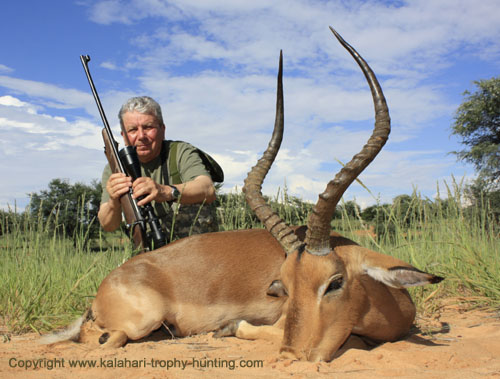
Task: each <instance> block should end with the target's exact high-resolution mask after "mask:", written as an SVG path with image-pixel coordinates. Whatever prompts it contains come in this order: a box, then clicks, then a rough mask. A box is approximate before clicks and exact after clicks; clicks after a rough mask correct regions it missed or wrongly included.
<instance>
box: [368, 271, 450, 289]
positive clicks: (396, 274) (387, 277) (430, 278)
mask: <svg viewBox="0 0 500 379" xmlns="http://www.w3.org/2000/svg"><path fill="white" fill-rule="evenodd" d="M364 269H365V273H366V274H367V275H369V276H370V277H371V278H373V279H375V280H377V281H379V282H382V283H384V284H385V285H388V286H389V287H393V288H407V287H414V286H423V285H425V284H434V283H439V282H440V281H441V280H443V279H444V278H442V277H440V276H436V275H432V274H428V273H426V272H423V271H420V270H418V269H416V268H415V267H413V266H393V267H390V268H388V269H387V268H383V267H374V266H371V267H370V266H365V267H364Z"/></svg>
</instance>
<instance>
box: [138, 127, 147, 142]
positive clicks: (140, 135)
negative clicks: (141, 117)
mask: <svg viewBox="0 0 500 379" xmlns="http://www.w3.org/2000/svg"><path fill="white" fill-rule="evenodd" d="M145 135H146V134H145V133H144V129H142V127H141V126H139V127H138V128H137V138H139V139H142V138H144V136H145Z"/></svg>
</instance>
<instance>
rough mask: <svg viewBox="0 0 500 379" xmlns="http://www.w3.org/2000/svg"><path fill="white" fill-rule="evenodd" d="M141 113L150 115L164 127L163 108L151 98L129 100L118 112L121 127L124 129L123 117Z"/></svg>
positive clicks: (140, 97)
mask: <svg viewBox="0 0 500 379" xmlns="http://www.w3.org/2000/svg"><path fill="white" fill-rule="evenodd" d="M134 111H136V112H139V113H143V114H149V115H151V116H154V117H156V119H157V120H158V121H159V122H160V124H161V125H163V116H162V115H161V107H160V104H158V103H157V102H156V101H155V100H154V99H152V98H151V97H149V96H137V97H132V98H130V99H128V100H127V101H126V102H125V104H123V105H122V107H121V108H120V112H118V118H119V119H120V126H121V128H122V129H123V115H124V114H125V113H126V112H134Z"/></svg>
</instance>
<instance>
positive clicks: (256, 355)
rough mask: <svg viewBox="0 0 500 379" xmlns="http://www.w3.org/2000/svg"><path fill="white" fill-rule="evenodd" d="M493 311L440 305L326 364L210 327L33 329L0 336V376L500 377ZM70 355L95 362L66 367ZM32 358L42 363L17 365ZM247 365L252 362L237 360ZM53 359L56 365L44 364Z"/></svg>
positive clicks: (498, 325)
mask: <svg viewBox="0 0 500 379" xmlns="http://www.w3.org/2000/svg"><path fill="white" fill-rule="evenodd" d="M499 316H500V315H499V314H498V313H497V314H491V313H484V312H477V311H476V312H460V311H459V310H457V309H456V308H451V307H450V308H446V309H444V310H442V312H441V314H440V316H439V317H436V318H435V319H433V320H419V321H418V324H417V325H418V328H415V329H414V331H413V333H412V334H411V335H410V336H408V338H407V339H405V340H403V341H399V342H395V343H386V344H383V345H380V346H378V347H376V348H374V349H372V350H370V351H367V350H361V349H355V348H351V349H348V350H347V351H345V352H344V353H343V354H342V355H341V356H339V357H337V358H336V359H334V360H333V361H332V362H330V363H324V362H321V363H310V362H298V361H290V360H280V359H279V353H278V350H279V346H278V345H276V344H273V343H270V342H265V341H243V340H239V339H236V338H225V339H215V338H213V337H212V336H211V334H207V335H202V336H194V337H188V338H181V339H175V340H167V339H165V338H164V337H165V336H164V334H163V333H161V332H157V333H155V334H154V335H153V336H151V337H149V338H148V339H147V340H142V341H139V342H135V343H129V344H128V345H126V346H125V347H124V348H121V349H116V350H107V351H106V350H100V349H90V348H89V347H88V346H85V345H81V344H75V343H67V344H63V345H59V346H43V345H39V344H38V343H37V340H38V336H37V335H35V334H28V335H23V336H13V337H11V339H10V341H8V342H4V343H0V377H1V378H14V377H16V378H17V377H25V378H44V377H50V378H66V377H69V376H73V377H84V378H87V377H88V378H108V377H109V378H111V377H119V378H136V377H146V378H158V377H169V378H196V377H201V376H202V375H203V376H205V375H208V376H209V377H212V378H222V377H241V378H246V377H269V378H271V377H289V376H290V375H293V376H294V377H298V378H310V377H332V376H333V377H337V376H339V377H340V376H341V377H343V378H344V377H355V378H375V377H387V376H397V377H408V378H416V377H419V378H421V377H425V378H439V379H442V378H476V377H477V378H479V377H481V378H488V377H494V378H500V317H499ZM76 360H78V361H79V362H80V363H83V364H87V365H88V364H95V365H96V366H100V367H94V368H89V367H86V368H82V367H79V368H75V367H70V366H71V364H74V363H75V361H76ZM35 361H36V362H38V365H41V366H42V367H39V368H36V369H34V368H33V367H30V368H26V367H20V366H26V365H29V364H31V365H34V364H35V363H34V362H35ZM184 364H186V366H185V368H183V367H182V366H183V365H184ZM245 364H246V365H253V366H255V367H249V368H245V367H241V366H243V365H245ZM51 365H56V367H54V368H52V369H49V368H50V367H51ZM120 365H121V366H126V367H121V368H120V367H119V366H120ZM167 365H175V367H171V368H168V369H167V367H166V366H167ZM233 365H234V366H233ZM104 366H106V367H104ZM108 366H110V367H108ZM117 366H118V367H117ZM134 366H141V367H134ZM162 366H163V367H162ZM206 366H209V367H206Z"/></svg>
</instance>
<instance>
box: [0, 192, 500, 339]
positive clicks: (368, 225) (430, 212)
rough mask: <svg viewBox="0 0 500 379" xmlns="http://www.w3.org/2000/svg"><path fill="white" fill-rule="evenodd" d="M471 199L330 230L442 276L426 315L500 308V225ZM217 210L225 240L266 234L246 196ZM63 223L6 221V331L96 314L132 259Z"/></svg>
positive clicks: (283, 206) (2, 231) (359, 216)
mask: <svg viewBox="0 0 500 379" xmlns="http://www.w3.org/2000/svg"><path fill="white" fill-rule="evenodd" d="M463 196H464V191H463V189H462V188H461V187H460V186H459V185H454V186H453V188H448V187H447V188H446V196H445V198H444V199H437V200H434V201H431V200H429V199H422V198H421V197H420V196H419V195H418V193H414V194H413V195H412V196H407V195H402V196H398V197H397V198H395V199H394V201H393V203H392V204H377V205H375V206H372V207H369V208H367V209H364V210H361V209H360V208H359V207H358V206H357V205H356V204H355V203H354V202H347V203H344V204H341V205H339V207H338V208H339V210H338V211H337V213H336V215H335V217H334V219H333V220H332V229H334V230H336V231H338V232H340V233H342V234H344V235H346V236H347V237H350V238H352V239H353V240H355V241H357V242H358V243H360V244H361V245H363V246H365V247H368V248H372V249H374V250H376V251H380V252H383V253H386V254H391V255H394V256H396V257H399V258H401V259H403V260H405V261H407V262H409V263H411V264H413V265H415V266H416V267H418V268H419V269H422V270H425V271H429V272H432V273H434V274H437V275H441V276H444V277H445V278H446V280H445V281H443V282H442V283H441V284H439V285H436V286H426V287H419V288H415V289H412V295H413V298H414V299H415V302H416V303H417V305H418V307H419V309H420V311H426V310H427V311H432V309H434V307H436V306H438V305H439V302H437V301H435V300H436V299H439V298H443V297H452V298H454V299H458V300H460V301H463V302H466V303H467V304H468V305H469V306H480V307H488V308H499V307H500V243H499V241H498V235H499V232H500V227H499V224H498V220H497V219H496V217H495V215H494V214H493V212H492V210H491V208H490V206H489V203H488V202H482V203H474V204H473V206H463V205H462V204H464V198H463ZM268 200H269V202H270V204H271V206H272V207H273V208H274V209H275V211H276V212H277V213H278V214H279V215H280V216H281V217H282V218H283V219H285V220H286V221H287V222H288V223H289V224H293V225H300V224H305V223H306V222H307V215H308V213H309V212H310V210H311V208H312V205H311V204H309V203H305V202H302V201H300V199H297V198H294V197H290V196H288V195H287V193H286V190H285V191H281V192H280V193H279V194H278V195H276V197H273V198H270V199H268ZM218 201H219V203H218V210H219V217H220V224H221V230H231V229H239V228H240V229H241V228H251V227H261V225H260V223H259V222H258V221H257V220H256V218H255V216H253V215H252V214H251V212H250V210H249V209H248V207H247V205H246V203H245V201H244V196H243V195H242V194H241V193H234V194H225V195H220V196H219V200H218ZM75 212H76V214H81V211H79V210H77V211H75ZM59 215H60V212H50V213H49V216H46V215H45V214H44V213H43V212H42V211H41V210H39V212H38V213H31V212H29V211H27V212H25V213H21V214H20V213H17V212H15V211H7V212H6V211H0V254H1V261H2V264H1V266H0V275H1V277H2V281H1V282H0V309H1V319H0V323H1V324H0V325H2V329H5V330H7V331H8V332H9V333H17V332H25V331H28V330H36V331H40V330H48V329H52V328H53V327H55V326H60V325H65V324H67V323H69V322H70V321H71V320H73V319H75V318H76V317H77V316H79V315H81V314H82V313H83V311H84V310H85V309H86V308H87V307H88V306H89V304H90V303H91V301H92V298H93V296H94V295H95V293H96V291H97V288H98V286H99V284H100V282H101V281H102V280H103V278H104V277H105V276H106V275H107V274H108V273H109V272H110V271H111V270H113V269H114V268H115V267H117V266H118V265H119V264H121V263H122V262H124V261H126V260H127V259H129V258H130V257H131V256H132V254H133V252H132V246H131V244H130V242H129V240H128V238H127V237H126V235H125V234H123V232H121V231H118V232H116V233H112V234H108V233H106V234H104V233H97V235H94V237H93V239H92V241H91V243H90V244H89V243H86V242H85V241H86V240H87V237H88V235H89V233H88V231H87V230H84V229H83V228H80V229H78V228H76V229H75V230H77V231H78V230H79V231H78V232H75V233H73V234H72V235H66V234H65V233H64V232H61V229H60V228H58V226H59V225H60V224H61V220H60V219H59V218H58V217H59ZM92 224H93V223H92V222H88V223H87V225H92ZM360 230H365V231H368V232H369V233H365V234H363V233H360V232H359V231H360ZM373 232H376V235H374V233H373ZM458 300H457V301H458Z"/></svg>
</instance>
